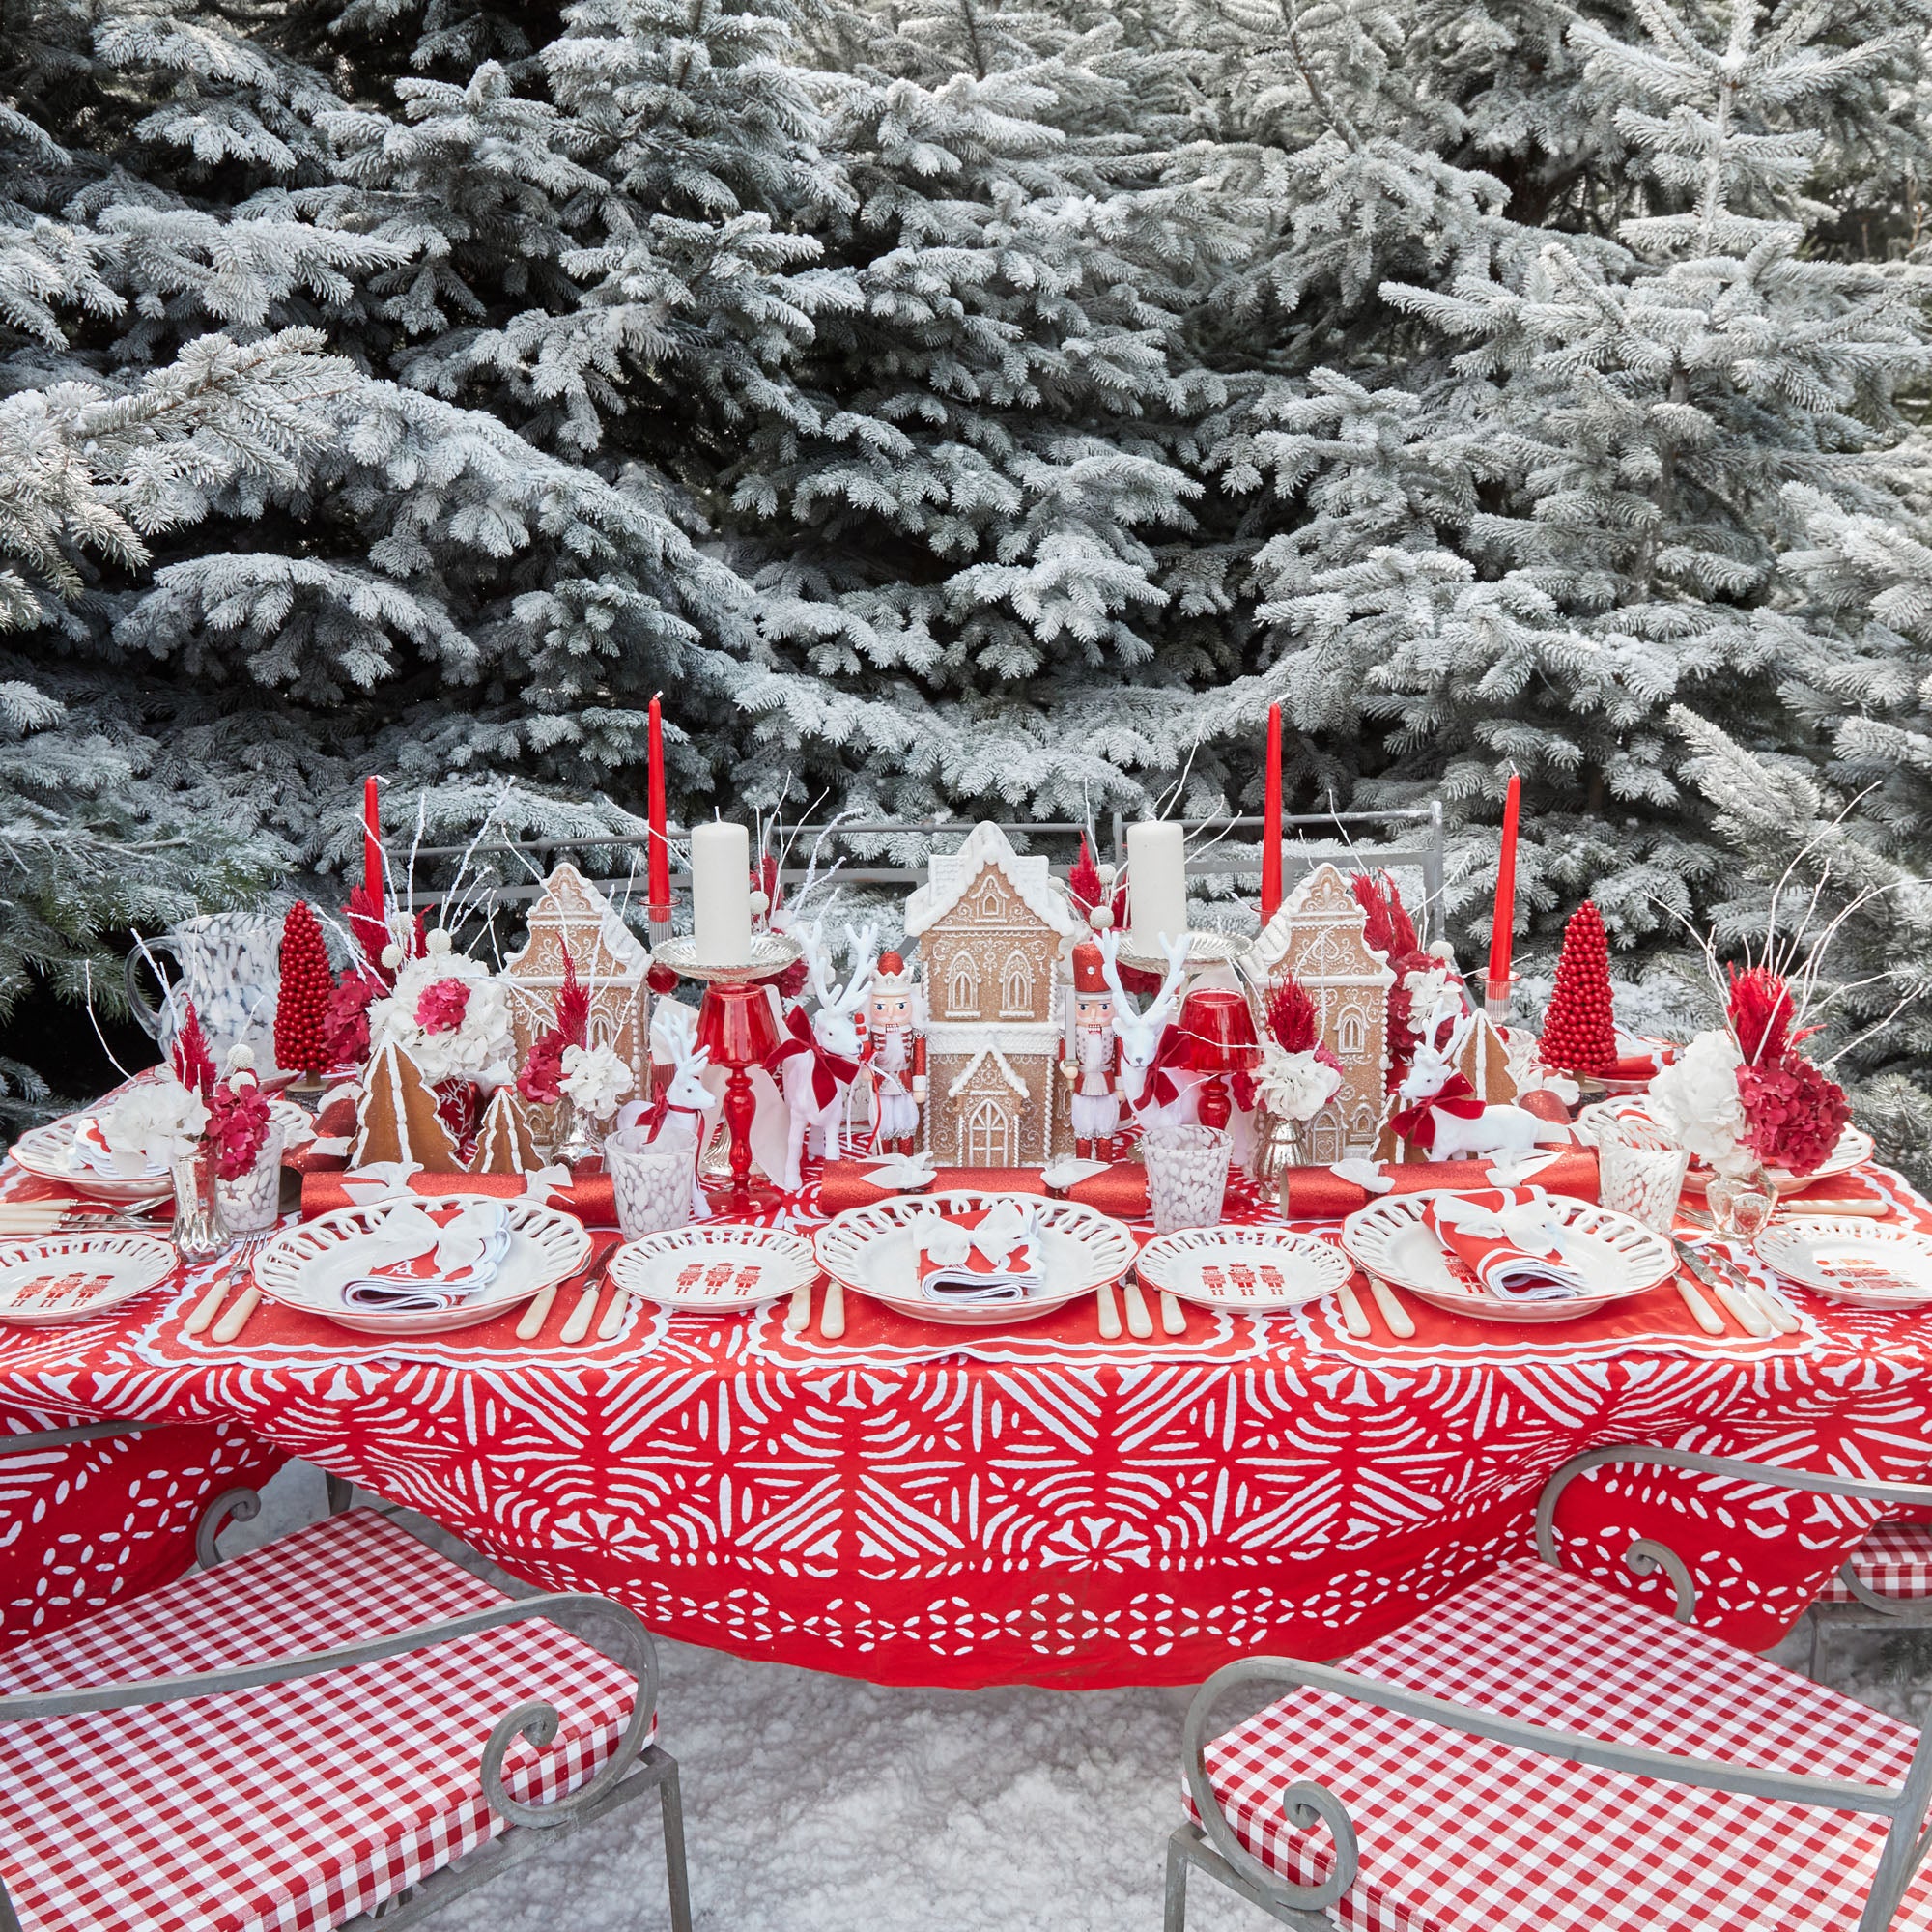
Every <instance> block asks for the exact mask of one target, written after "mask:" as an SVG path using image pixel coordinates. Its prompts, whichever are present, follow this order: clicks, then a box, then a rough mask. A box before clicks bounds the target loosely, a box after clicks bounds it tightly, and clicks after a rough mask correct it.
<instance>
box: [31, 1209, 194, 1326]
mask: <svg viewBox="0 0 1932 1932" xmlns="http://www.w3.org/2000/svg"><path fill="white" fill-rule="evenodd" d="M174 1271H175V1251H174V1249H173V1247H172V1246H171V1245H170V1244H169V1243H168V1242H166V1241H164V1240H162V1239H161V1237H160V1236H158V1235H137V1234H119V1233H116V1234H98V1235H46V1236H42V1237H40V1238H39V1239H37V1240H31V1241H8V1242H5V1243H0V1321H8V1322H13V1323H15V1324H17V1325H18V1326H20V1327H25V1328H53V1327H58V1326H59V1325H60V1324H61V1323H63V1322H67V1321H94V1320H95V1319H96V1318H97V1317H98V1316H101V1315H106V1314H108V1313H110V1312H111V1311H112V1310H114V1309H116V1308H119V1307H120V1306H121V1304H122V1303H123V1302H124V1301H132V1300H133V1298H134V1297H135V1296H136V1295H137V1294H145V1293H147V1292H148V1290H149V1289H151V1288H154V1287H156V1285H157V1284H158V1283H160V1282H164V1281H166V1280H167V1279H168V1277H169V1276H170V1275H172V1274H173V1273H174Z"/></svg>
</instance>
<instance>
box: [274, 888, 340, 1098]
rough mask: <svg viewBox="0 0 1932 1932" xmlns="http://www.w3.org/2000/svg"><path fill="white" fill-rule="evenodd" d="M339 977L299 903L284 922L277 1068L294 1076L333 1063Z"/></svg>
mask: <svg viewBox="0 0 1932 1932" xmlns="http://www.w3.org/2000/svg"><path fill="white" fill-rule="evenodd" d="M334 990H335V975H334V974H333V973H331V972H330V971H329V970H328V948H327V946H326V945H324V943H323V938H322V927H321V926H320V925H319V924H317V923H316V917H315V914H314V912H313V911H311V910H310V907H309V903H308V901H307V900H306V899H298V900H297V901H296V902H295V904H294V905H292V906H291V907H290V908H289V912H288V917H287V918H286V919H285V920H283V921H282V984H281V992H280V994H279V996H278V997H277V999H276V1002H275V1065H277V1066H280V1067H282V1068H283V1069H285V1070H286V1071H288V1072H291V1073H307V1074H317V1073H320V1072H322V1070H323V1069H324V1068H325V1067H327V1066H328V1065H331V1064H332V1056H331V1055H330V1053H329V1051H328V1048H327V1045H326V1043H325V1041H326V1037H327V1033H326V1028H325V1025H324V1022H325V1020H326V1019H327V1014H328V1000H329V995H330V994H331V993H333V992H334Z"/></svg>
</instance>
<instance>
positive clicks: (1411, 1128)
mask: <svg viewBox="0 0 1932 1932" xmlns="http://www.w3.org/2000/svg"><path fill="white" fill-rule="evenodd" d="M1436 1107H1440V1108H1441V1109H1442V1111H1443V1112H1444V1113H1445V1114H1450V1115H1453V1116H1454V1117H1455V1118H1456V1119H1457V1120H1459V1121H1475V1120H1480V1119H1481V1118H1482V1113H1483V1103H1482V1101H1480V1100H1479V1099H1477V1097H1476V1090H1475V1089H1474V1088H1473V1087H1471V1086H1470V1085H1469V1082H1468V1080H1467V1078H1466V1077H1465V1076H1464V1075H1463V1074H1461V1073H1452V1074H1450V1076H1449V1077H1448V1079H1447V1080H1445V1081H1444V1082H1443V1083H1442V1086H1441V1089H1440V1091H1439V1092H1437V1093H1435V1094H1431V1095H1430V1096H1429V1097H1428V1098H1427V1099H1426V1100H1418V1101H1417V1102H1416V1103H1415V1105H1414V1106H1412V1107H1405V1108H1404V1109H1403V1110H1402V1112H1401V1113H1399V1114H1397V1115H1396V1116H1395V1117H1394V1119H1393V1120H1391V1121H1390V1122H1389V1125H1390V1126H1392V1127H1393V1128H1394V1129H1395V1130H1396V1132H1397V1133H1398V1134H1399V1135H1401V1137H1402V1138H1403V1139H1404V1140H1406V1141H1407V1142H1408V1143H1409V1145H1410V1146H1411V1147H1419V1148H1420V1149H1421V1150H1422V1151H1423V1152H1424V1153H1427V1152H1428V1151H1429V1150H1430V1149H1431V1148H1432V1147H1434V1146H1435V1114H1434V1112H1433V1110H1434V1109H1435V1108H1436Z"/></svg>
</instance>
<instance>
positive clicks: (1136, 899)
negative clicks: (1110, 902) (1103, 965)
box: [1127, 819, 1187, 953]
mask: <svg viewBox="0 0 1932 1932" xmlns="http://www.w3.org/2000/svg"><path fill="white" fill-rule="evenodd" d="M1127 915H1128V919H1129V922H1130V923H1129V931H1130V933H1131V935H1132V945H1133V950H1134V951H1135V952H1141V953H1149V952H1159V951H1160V942H1161V940H1162V939H1179V937H1180V936H1181V934H1182V933H1184V932H1185V931H1186V930H1187V835H1186V833H1185V832H1184V831H1183V830H1182V829H1181V828H1180V826H1179V825H1178V824H1176V823H1175V822H1174V821H1173V820H1172V819H1148V820H1145V821H1143V822H1142V823H1141V824H1139V825H1130V826H1128V827H1127Z"/></svg>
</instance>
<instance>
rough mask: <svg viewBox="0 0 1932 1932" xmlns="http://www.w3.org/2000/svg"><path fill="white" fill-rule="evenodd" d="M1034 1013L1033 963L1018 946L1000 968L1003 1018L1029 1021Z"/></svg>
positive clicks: (1001, 1012) (1001, 1011)
mask: <svg viewBox="0 0 1932 1932" xmlns="http://www.w3.org/2000/svg"><path fill="white" fill-rule="evenodd" d="M1032 1013H1033V961H1032V960H1031V959H1029V958H1028V957H1027V956H1026V954H1025V953H1024V952H1021V951H1020V949H1019V948H1018V947H1017V946H1016V947H1014V948H1013V950H1012V951H1011V952H1009V953H1008V954H1007V963H1006V964H1005V965H1004V966H1003V967H1001V968H1000V1014H1001V1017H1002V1018H1005V1019H1012V1018H1015V1017H1017V1018H1020V1019H1027V1018H1030V1017H1031V1016H1032Z"/></svg>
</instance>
